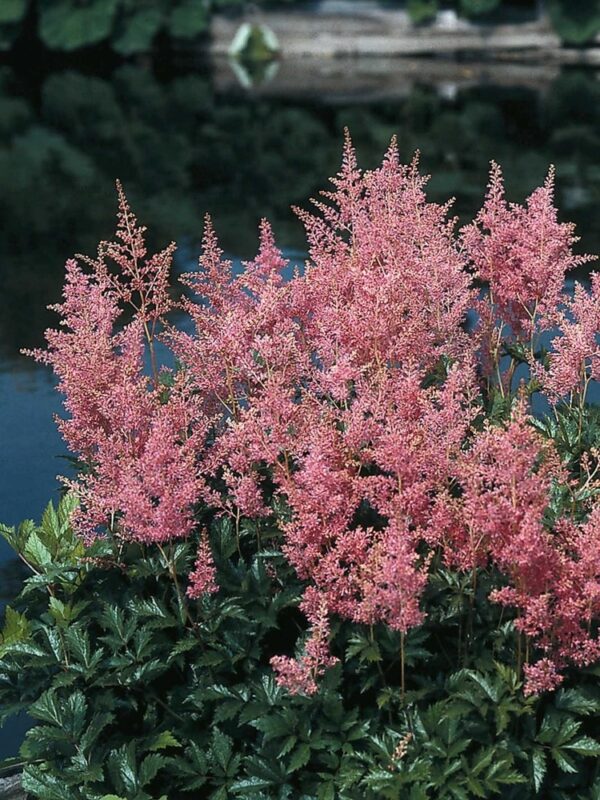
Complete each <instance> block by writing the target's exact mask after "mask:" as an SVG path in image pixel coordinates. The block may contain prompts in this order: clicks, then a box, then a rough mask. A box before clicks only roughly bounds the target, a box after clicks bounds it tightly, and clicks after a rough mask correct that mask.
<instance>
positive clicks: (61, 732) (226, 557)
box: [0, 496, 600, 800]
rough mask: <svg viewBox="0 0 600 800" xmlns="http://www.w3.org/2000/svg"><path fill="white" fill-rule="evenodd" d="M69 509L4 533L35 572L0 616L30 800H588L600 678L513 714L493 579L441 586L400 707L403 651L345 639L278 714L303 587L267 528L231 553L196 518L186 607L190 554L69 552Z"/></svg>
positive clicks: (4, 671)
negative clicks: (199, 594)
mask: <svg viewBox="0 0 600 800" xmlns="http://www.w3.org/2000/svg"><path fill="white" fill-rule="evenodd" d="M73 505H74V502H73V500H72V499H71V498H70V497H69V496H66V497H65V498H64V499H63V500H62V502H61V504H60V506H59V508H58V510H55V509H54V508H53V507H52V506H49V507H48V509H47V511H46V513H45V515H44V518H43V520H42V522H41V525H40V526H36V525H34V524H33V523H31V522H26V523H24V524H23V525H21V526H20V527H19V528H18V529H17V530H15V529H7V528H3V529H2V533H3V535H4V536H5V538H6V539H7V540H8V541H9V542H10V543H11V545H12V546H13V547H14V548H15V549H16V551H17V552H18V553H19V554H20V556H21V557H22V558H23V559H24V560H26V561H27V562H28V563H29V565H30V567H31V577H30V578H29V579H28V580H27V582H26V584H25V587H24V590H23V592H22V594H21V596H20V598H19V599H18V600H17V601H16V602H15V603H14V604H13V608H12V609H9V610H8V611H7V614H6V619H5V624H4V630H3V632H2V643H1V644H0V705H1V707H2V719H3V720H6V719H7V718H9V716H10V715H11V714H13V713H16V712H18V711H20V710H23V709H27V710H29V713H30V714H31V716H32V717H33V718H34V720H35V722H36V725H35V727H33V728H32V729H31V730H30V731H29V733H28V735H27V738H26V741H25V743H24V744H23V746H22V749H21V758H20V759H18V760H17V763H19V764H23V763H24V765H25V768H24V785H25V788H26V789H27V790H28V791H29V792H31V793H32V794H33V795H34V796H36V797H39V798H44V800H84V799H85V800H100V798H103V800H109V798H111V800H114V796H116V797H119V798H128V800H149V799H150V798H161V797H166V798H169V800H178V798H186V797H207V798H211V799H212V800H225V799H226V798H236V797H239V798H255V799H256V800H266V799H267V798H277V799H278V800H279V798H281V799H282V800H283V798H290V800H300V798H302V799H303V800H309V799H310V800H312V799H313V798H318V800H334V798H348V800H350V799H356V800H359V799H360V800H378V798H402V800H404V798H409V799H410V800H419V799H420V798H435V800H467V798H476V797H496V796H497V797H501V798H505V799H506V800H513V799H514V800H522V799H523V798H534V797H539V798H544V800H560V799H562V798H571V799H573V800H574V799H575V798H577V799H578V800H590V799H591V798H597V797H600V770H599V764H600V758H599V757H600V744H598V742H597V741H596V739H595V738H594V735H597V731H598V723H599V721H600V689H599V688H598V675H599V670H598V668H591V669H588V670H584V671H582V672H581V671H580V672H579V673H578V674H577V676H576V680H575V675H573V676H572V679H571V678H568V679H567V681H566V682H565V685H564V686H563V688H561V689H560V690H559V691H558V692H557V693H555V694H551V695H546V696H543V697H530V698H524V696H523V694H522V691H521V683H520V681H519V678H518V676H517V673H516V672H515V670H514V667H513V666H512V665H511V663H510V660H509V659H508V658H507V656H508V654H509V653H510V652H511V648H512V643H513V636H514V630H513V623H512V621H511V620H510V619H507V618H506V616H504V619H502V620H501V619H500V615H501V612H500V609H499V608H498V607H494V606H492V605H490V604H489V602H487V600H486V596H487V592H488V590H489V586H490V583H491V582H492V581H493V576H490V575H486V574H485V573H481V575H480V580H479V582H478V585H477V589H476V592H475V594H473V593H472V592H473V590H472V586H473V583H472V581H471V578H470V576H466V577H465V578H463V579H460V578H459V577H458V576H457V575H456V574H452V573H450V572H447V571H445V570H443V569H440V570H438V571H437V577H436V579H435V581H434V582H433V583H432V584H431V586H430V587H429V588H428V589H427V592H426V597H425V602H424V608H425V609H426V611H427V615H428V616H427V618H426V622H425V624H424V625H423V627H422V628H419V629H416V630H414V631H412V632H410V633H409V634H408V636H407V641H406V653H405V657H406V665H407V667H408V669H407V677H408V684H407V690H406V694H405V696H404V697H401V693H400V688H399V682H400V678H399V671H400V664H399V660H398V653H399V643H398V641H397V639H398V636H399V634H397V633H394V632H392V631H390V630H389V629H384V628H383V627H379V626H378V627H375V628H374V629H373V630H371V631H369V630H368V629H364V628H363V627H362V626H353V625H350V624H348V623H344V624H340V623H338V627H337V628H334V629H333V639H332V642H333V645H332V646H333V652H334V653H335V654H336V655H338V656H339V657H340V658H342V660H343V664H344V666H343V668H342V667H341V666H340V665H338V666H336V667H334V668H332V669H331V670H329V671H328V673H327V674H326V676H325V678H324V679H323V683H322V686H321V689H320V691H319V693H318V694H316V695H314V696H312V697H303V696H295V697H294V696H291V695H289V694H288V693H287V692H286V691H285V690H283V689H281V688H279V687H278V686H277V685H276V683H275V681H274V678H273V674H272V670H271V668H270V667H269V664H268V661H269V658H270V656H271V655H273V654H274V653H281V652H282V649H285V648H289V647H290V646H292V643H293V642H294V640H295V639H296V636H297V633H298V629H299V628H300V627H301V626H302V625H303V624H304V623H303V622H302V617H301V616H300V615H299V614H298V612H297V610H296V607H297V603H298V598H299V596H300V594H301V592H302V589H303V587H302V585H301V583H300V582H299V581H298V579H297V578H296V576H295V573H294V571H293V570H292V569H291V568H290V567H289V565H288V564H287V563H286V561H285V559H284V558H283V557H282V556H281V554H280V552H279V544H280V534H279V533H278V532H277V529H276V528H275V527H274V525H273V523H272V520H271V521H269V520H266V521H262V522H260V523H258V522H255V521H252V522H250V521H246V522H245V523H242V525H241V528H240V537H239V549H238V541H237V540H236V535H235V532H234V530H233V527H232V525H231V524H230V523H229V522H228V521H226V520H223V519H212V521H211V520H210V519H208V518H207V519H206V520H205V522H206V523H207V524H208V525H209V526H210V535H211V541H212V542H213V546H214V557H215V561H216V565H217V571H218V581H219V585H220V586H221V589H222V591H221V592H220V593H219V594H218V595H216V596H215V595H212V596H211V595H205V596H204V597H203V598H202V599H201V600H199V601H196V602H194V603H189V601H187V600H184V599H183V597H182V595H181V590H180V588H179V587H180V586H185V583H186V579H187V575H188V573H189V571H190V569H191V566H192V561H193V558H194V549H193V547H192V545H191V543H190V544H188V543H177V544H174V545H168V546H165V547H164V548H163V549H162V551H161V549H160V548H157V547H156V546H147V547H142V546H139V545H134V544H130V543H129V544H124V543H121V544H119V545H117V544H116V543H113V544H111V543H110V542H108V541H104V542H98V543H96V544H95V545H93V546H92V547H91V548H89V549H84V548H83V546H82V545H81V543H80V542H79V540H78V539H76V538H75V537H74V536H73V534H72V533H71V531H70V528H69V523H68V518H69V514H70V512H71V511H72V509H73ZM259 540H260V542H261V549H260V550H258V549H257V546H256V542H257V541H259ZM175 576H177V580H174V579H173V578H174V577H175ZM469 626H470V627H469ZM460 630H462V631H463V645H464V644H465V641H466V640H465V631H467V630H468V634H467V635H468V647H466V648H465V650H464V651H462V652H461V645H460V634H459V631H460ZM10 763H15V762H10ZM10 763H9V764H8V765H7V766H10Z"/></svg>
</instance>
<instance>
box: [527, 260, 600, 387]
mask: <svg viewBox="0 0 600 800" xmlns="http://www.w3.org/2000/svg"><path fill="white" fill-rule="evenodd" d="M564 305H565V308H564V310H562V311H561V312H560V319H559V322H558V329H559V333H558V336H556V337H555V338H554V339H553V341H552V351H551V352H550V353H549V355H548V361H549V365H548V369H544V367H542V365H541V364H539V363H538V362H536V363H534V364H532V372H533V374H534V375H535V376H536V378H537V379H538V380H539V382H540V384H541V387H542V390H543V391H544V392H545V393H547V394H548V396H549V398H550V400H551V401H552V402H553V403H556V402H558V401H559V400H560V399H561V398H564V397H567V396H572V395H574V394H579V396H580V398H581V399H582V400H585V395H586V391H587V387H588V384H589V382H590V381H591V380H594V381H598V380H600V341H599V334H600V280H599V279H598V275H594V276H593V277H592V287H591V290H589V291H588V290H586V288H585V287H584V286H582V285H581V284H580V283H576V284H575V288H574V294H573V297H572V298H569V299H567V300H565V303H564Z"/></svg>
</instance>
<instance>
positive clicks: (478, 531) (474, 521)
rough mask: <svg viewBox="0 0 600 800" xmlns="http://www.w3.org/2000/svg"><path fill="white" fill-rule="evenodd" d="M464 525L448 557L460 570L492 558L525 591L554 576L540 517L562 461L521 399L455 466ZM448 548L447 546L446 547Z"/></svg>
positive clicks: (558, 478)
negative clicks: (501, 423)
mask: <svg viewBox="0 0 600 800" xmlns="http://www.w3.org/2000/svg"><path fill="white" fill-rule="evenodd" d="M459 476H460V480H461V483H462V486H463V499H462V507H463V519H464V529H463V530H460V529H459V530H457V534H458V536H459V540H458V541H457V542H456V545H455V547H454V549H453V550H452V551H451V552H452V557H453V558H454V559H455V560H456V563H458V564H459V565H460V566H461V568H463V569H473V568H475V567H477V566H482V565H484V564H485V563H486V562H487V560H488V558H489V557H491V558H492V559H493V560H494V562H495V563H496V564H498V566H500V568H501V569H502V570H505V571H508V573H509V574H511V575H513V576H514V577H515V578H516V577H517V576H518V582H519V585H520V586H521V587H522V588H523V589H524V590H525V591H527V589H526V588H525V587H527V588H528V589H529V590H532V591H537V590H538V587H539V586H540V585H541V586H542V587H543V586H545V584H546V582H547V581H551V580H552V573H551V572H548V569H549V564H550V562H551V560H552V556H551V552H550V550H549V544H548V536H547V534H546V532H545V530H544V528H543V525H542V519H543V516H544V512H545V509H546V507H547V506H548V502H549V495H550V489H551V487H552V485H553V483H554V482H561V481H564V480H565V479H566V478H565V475H564V472H563V471H562V468H561V465H560V460H559V458H558V456H557V454H556V453H555V451H554V449H553V446H552V444H551V443H550V442H548V441H547V440H545V439H543V437H542V436H541V435H540V434H538V433H537V432H536V431H535V429H534V428H533V426H532V425H531V424H530V420H529V419H528V416H527V410H526V406H525V402H524V400H522V399H521V400H519V402H518V403H517V405H516V407H515V408H514V409H513V415H512V419H511V420H510V422H509V424H508V425H507V426H506V427H499V426H492V425H490V424H486V426H485V428H484V430H483V431H482V433H480V434H479V435H478V436H477V437H476V438H475V441H474V443H473V445H472V447H471V449H470V450H469V451H468V452H467V453H466V454H465V455H464V456H463V458H462V459H461V463H460V465H459ZM450 546H451V545H450Z"/></svg>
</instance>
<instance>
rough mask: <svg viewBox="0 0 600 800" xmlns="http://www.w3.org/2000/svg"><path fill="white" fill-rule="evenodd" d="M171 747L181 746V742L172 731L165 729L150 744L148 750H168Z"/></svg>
mask: <svg viewBox="0 0 600 800" xmlns="http://www.w3.org/2000/svg"><path fill="white" fill-rule="evenodd" d="M169 747H181V742H179V741H178V740H177V739H176V738H175V736H174V735H173V733H172V731H163V732H162V733H159V734H158V736H156V737H155V738H154V739H153V740H152V742H151V743H150V744H149V745H148V750H149V751H150V752H156V751H158V750H167V749H168V748H169Z"/></svg>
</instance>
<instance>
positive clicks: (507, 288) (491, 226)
mask: <svg viewBox="0 0 600 800" xmlns="http://www.w3.org/2000/svg"><path fill="white" fill-rule="evenodd" d="M462 241H463V244H464V247H465V249H466V252H467V254H468V256H469V258H470V259H471V261H472V263H473V266H474V269H475V273H476V275H477V277H478V278H479V279H480V280H482V281H483V282H484V283H486V284H488V285H489V291H490V294H489V300H490V303H491V304H492V313H493V315H494V316H495V317H496V318H497V319H498V321H499V322H500V323H504V324H506V325H508V326H509V327H510V328H511V329H512V332H513V334H514V335H515V336H524V337H525V338H526V339H529V338H531V336H532V334H533V332H534V330H535V328H536V325H538V324H541V325H542V326H544V327H548V326H550V325H552V324H553V323H554V322H556V321H557V311H558V308H559V305H560V303H561V300H562V291H563V285H564V280H565V275H566V273H567V272H568V271H569V270H571V269H573V268H574V267H577V266H579V265H581V264H584V263H585V262H586V261H589V260H590V257H589V256H578V255H575V254H574V253H573V251H572V247H573V245H574V244H575V243H576V242H577V241H578V238H577V237H576V236H575V235H574V226H573V225H572V224H569V223H561V222H558V219H557V210H556V208H555V206H554V169H553V168H551V169H550V171H549V173H548V177H547V178H546V181H545V183H544V185H543V186H542V187H540V188H539V189H536V190H535V191H534V192H533V193H532V194H531V195H530V196H529V198H528V199H527V201H526V204H525V205H519V204H517V203H507V202H506V198H505V194H504V180H503V177H502V172H501V170H500V167H499V166H498V165H497V164H495V163H492V169H491V174H490V182H489V186H488V192H487V195H486V199H485V203H484V205H483V208H482V209H481V211H480V212H479V214H478V215H477V217H476V219H475V221H474V222H473V223H471V224H470V225H467V226H466V227H465V228H463V230H462ZM483 314H484V315H485V312H483Z"/></svg>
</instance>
